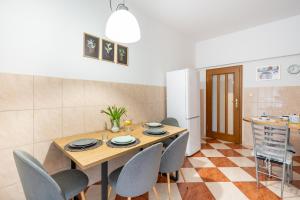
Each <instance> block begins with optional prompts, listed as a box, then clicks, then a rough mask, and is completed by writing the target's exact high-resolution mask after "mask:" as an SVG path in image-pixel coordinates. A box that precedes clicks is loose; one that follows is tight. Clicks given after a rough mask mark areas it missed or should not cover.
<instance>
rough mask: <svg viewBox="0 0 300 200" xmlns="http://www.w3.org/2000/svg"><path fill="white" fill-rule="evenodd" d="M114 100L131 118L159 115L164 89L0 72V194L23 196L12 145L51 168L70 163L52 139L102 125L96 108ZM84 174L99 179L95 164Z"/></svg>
mask: <svg viewBox="0 0 300 200" xmlns="http://www.w3.org/2000/svg"><path fill="white" fill-rule="evenodd" d="M114 104H115V105H123V106H125V107H126V108H127V109H128V117H129V118H131V119H133V121H134V122H135V123H138V122H142V121H150V120H161V119H163V118H164V116H165V88H164V87H158V86H146V85H133V84H121V83H110V82H99V81H85V80H70V79H61V78H50V77H41V76H30V75H15V74H0V150H1V151H0V199H6V200H10V199H13V200H20V199H24V196H23V194H22V187H21V185H20V182H19V180H18V174H17V171H16V167H15V163H14V160H13V156H12V150H13V149H23V150H26V151H28V152H29V153H30V154H32V155H34V157H36V158H37V159H38V160H40V161H41V162H42V163H43V164H44V166H45V168H46V169H47V171H48V172H49V173H53V172H56V171H59V170H61V169H64V168H68V167H69V165H70V161H69V160H68V159H67V158H66V157H64V156H63V155H62V154H61V152H60V151H58V150H57V149H56V147H55V146H53V144H52V141H53V139H55V138H57V137H62V136H67V135H72V134H78V133H84V132H93V131H98V130H102V129H104V128H105V123H106V122H108V120H107V119H106V117H105V116H103V115H102V114H101V113H100V110H101V109H103V108H105V107H106V106H107V105H114ZM87 173H88V174H89V175H90V179H91V182H95V181H98V180H97V179H99V173H100V171H99V168H94V169H90V170H89V171H88V172H87Z"/></svg>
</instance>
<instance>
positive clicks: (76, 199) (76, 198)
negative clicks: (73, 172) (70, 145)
mask: <svg viewBox="0 0 300 200" xmlns="http://www.w3.org/2000/svg"><path fill="white" fill-rule="evenodd" d="M71 169H76V163H75V162H74V161H73V160H71ZM74 200H79V197H78V195H76V196H75V197H74Z"/></svg>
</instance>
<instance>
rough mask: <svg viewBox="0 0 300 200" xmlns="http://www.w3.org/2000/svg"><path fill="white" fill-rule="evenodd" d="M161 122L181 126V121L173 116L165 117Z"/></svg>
mask: <svg viewBox="0 0 300 200" xmlns="http://www.w3.org/2000/svg"><path fill="white" fill-rule="evenodd" d="M161 123H162V124H164V125H169V126H176V127H179V123H178V121H177V119H175V118H172V117H168V118H165V119H163V120H162V121H161Z"/></svg>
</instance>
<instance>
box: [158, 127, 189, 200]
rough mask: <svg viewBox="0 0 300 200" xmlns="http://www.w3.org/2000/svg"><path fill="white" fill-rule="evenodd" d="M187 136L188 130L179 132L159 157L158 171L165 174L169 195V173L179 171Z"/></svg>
mask: <svg viewBox="0 0 300 200" xmlns="http://www.w3.org/2000/svg"><path fill="white" fill-rule="evenodd" d="M188 138H189V133H188V132H186V133H183V134H181V135H180V136H179V137H177V138H176V139H175V140H174V141H173V142H172V143H171V144H170V145H169V146H168V147H167V148H166V150H165V151H164V153H163V154H162V157H161V162H160V168H159V172H160V173H166V174H167V179H168V193H169V197H170V194H171V184H170V173H173V172H175V171H180V172H181V170H180V168H181V166H182V165H183V163H184V158H185V150H186V146H187V141H188ZM181 174H182V173H181ZM182 175H183V174H182Z"/></svg>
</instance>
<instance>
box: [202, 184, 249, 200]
mask: <svg viewBox="0 0 300 200" xmlns="http://www.w3.org/2000/svg"><path fill="white" fill-rule="evenodd" d="M205 184H206V186H207V187H208V189H209V190H210V192H211V193H212V194H213V195H214V197H215V198H216V199H217V200H232V199H236V200H247V199H248V198H247V197H246V196H245V195H244V193H243V192H242V191H240V190H239V189H238V188H237V187H236V186H235V185H234V184H233V183H231V182H207V183H205Z"/></svg>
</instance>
